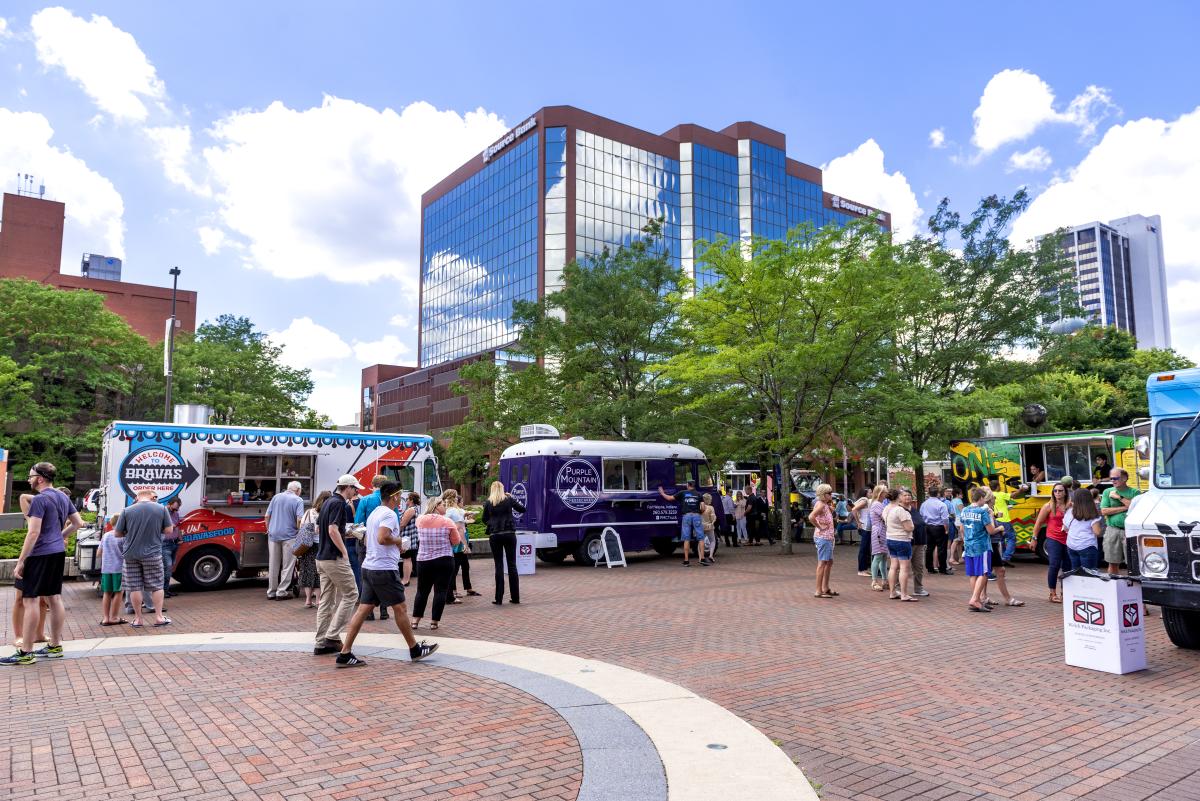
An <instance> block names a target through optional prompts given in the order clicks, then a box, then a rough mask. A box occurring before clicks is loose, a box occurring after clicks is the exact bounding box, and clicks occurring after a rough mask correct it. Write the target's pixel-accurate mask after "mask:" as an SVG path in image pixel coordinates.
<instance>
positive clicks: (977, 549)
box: [958, 487, 1003, 612]
mask: <svg viewBox="0 0 1200 801" xmlns="http://www.w3.org/2000/svg"><path fill="white" fill-rule="evenodd" d="M986 498H987V492H986V491H985V490H984V489H983V488H982V487H975V488H974V489H972V490H971V505H970V506H964V507H963V508H962V511H960V512H959V513H958V528H959V530H960V531H961V532H962V537H963V562H965V563H966V568H967V576H968V577H969V578H970V580H971V600H970V601H968V602H967V608H968V609H969V610H971V611H972V612H990V611H992V610H991V609H989V608H988V606H987V605H986V604H985V603H984V602H983V596H984V593H985V592H986V591H987V583H988V578H987V577H988V573H990V572H991V571H992V539H991V535H993V534H998V533H1000V532H1001V531H1002V530H1003V529H1001V528H1000V526H998V525H996V521H995V520H994V519H993V518H992V513H991V511H990V510H989V509H988V508H987V504H986V503H985V499H986Z"/></svg>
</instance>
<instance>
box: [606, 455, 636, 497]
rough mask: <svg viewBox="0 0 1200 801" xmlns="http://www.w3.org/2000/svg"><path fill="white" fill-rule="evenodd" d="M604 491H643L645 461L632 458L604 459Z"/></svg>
mask: <svg viewBox="0 0 1200 801" xmlns="http://www.w3.org/2000/svg"><path fill="white" fill-rule="evenodd" d="M604 489H605V491H606V492H643V491H645V489H646V463H645V462H642V461H639V460H633V459H605V460H604Z"/></svg>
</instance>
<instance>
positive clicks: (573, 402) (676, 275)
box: [513, 220, 684, 440]
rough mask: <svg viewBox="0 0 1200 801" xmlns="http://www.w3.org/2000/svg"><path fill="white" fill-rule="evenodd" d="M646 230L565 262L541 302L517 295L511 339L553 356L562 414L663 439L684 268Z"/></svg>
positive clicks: (589, 432)
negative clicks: (556, 284)
mask: <svg viewBox="0 0 1200 801" xmlns="http://www.w3.org/2000/svg"><path fill="white" fill-rule="evenodd" d="M642 231H643V233H644V234H645V236H643V237H641V238H639V239H636V240H634V241H633V242H632V243H631V244H629V245H625V246H622V247H620V248H617V250H616V251H609V250H608V249H605V250H604V251H603V252H601V253H600V254H599V255H597V256H593V257H590V258H588V259H585V260H584V262H583V263H582V264H581V263H579V262H574V261H573V262H571V263H569V264H568V265H567V266H566V268H565V269H564V271H563V288H562V289H561V290H559V291H557V292H553V293H551V294H549V295H547V296H546V297H545V298H544V300H543V301H542V302H541V303H531V302H528V301H518V302H517V303H515V304H514V305H513V320H514V322H515V323H516V325H517V326H518V327H519V328H520V329H521V337H520V341H519V343H518V345H517V349H518V350H519V351H521V352H523V353H525V354H526V355H528V356H530V357H531V358H536V359H538V360H539V361H542V362H543V363H545V364H547V365H549V366H550V367H551V368H552V369H551V370H550V371H549V375H550V379H551V382H552V385H553V388H554V392H555V393H556V397H557V402H558V408H559V409H561V415H562V416H561V422H562V425H563V426H565V427H566V429H567V430H569V431H571V432H572V433H575V434H579V435H582V436H594V437H604V438H613V439H633V440H641V439H661V438H663V437H665V436H667V435H668V434H669V433H670V432H672V431H673V430H674V428H675V426H676V421H674V420H673V419H672V415H671V410H670V403H669V402H668V401H666V399H665V398H664V395H666V394H668V393H669V386H668V385H666V384H665V383H664V381H663V374H664V369H665V365H666V362H667V361H668V360H669V359H670V358H671V357H672V356H674V355H676V354H677V353H678V352H679V347H680V328H679V301H678V296H677V295H678V292H679V290H680V289H681V288H682V287H683V286H684V277H683V274H682V272H681V271H680V270H679V269H678V268H677V267H675V266H674V264H672V262H671V258H670V254H669V253H668V252H667V250H666V248H665V247H664V245H663V241H662V222H661V221H660V220H652V221H650V222H649V223H648V224H647V225H646V226H645V228H643V229H642Z"/></svg>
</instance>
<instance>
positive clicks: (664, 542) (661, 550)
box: [650, 537, 679, 556]
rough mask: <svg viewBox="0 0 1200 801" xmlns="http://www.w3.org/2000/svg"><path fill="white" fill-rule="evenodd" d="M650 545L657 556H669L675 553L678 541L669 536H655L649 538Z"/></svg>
mask: <svg viewBox="0 0 1200 801" xmlns="http://www.w3.org/2000/svg"><path fill="white" fill-rule="evenodd" d="M650 545H651V547H653V548H654V550H655V551H656V552H657V553H658V555H659V556H670V555H671V554H673V553H675V549H676V548H678V547H679V543H677V542H675V540H673V539H671V538H670V537H656V538H655V539H652V540H650Z"/></svg>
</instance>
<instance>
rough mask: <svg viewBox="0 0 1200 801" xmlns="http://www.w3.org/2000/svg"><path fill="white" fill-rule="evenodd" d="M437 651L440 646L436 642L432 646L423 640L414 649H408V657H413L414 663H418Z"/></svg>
mask: <svg viewBox="0 0 1200 801" xmlns="http://www.w3.org/2000/svg"><path fill="white" fill-rule="evenodd" d="M437 649H438V644H437V643H436V642H435V643H434V644H433V645H430V644H429V643H427V642H425V641H424V640H421V641H420V642H419V643H417V644H416V645H414V646H413V647H412V648H409V649H408V655H409V656H410V657H412V661H414V662H418V661H420V660H422V659H424V658H425V657H427V656H429V655H430V654H432V653H433V652H434V651H436V650H437Z"/></svg>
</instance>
